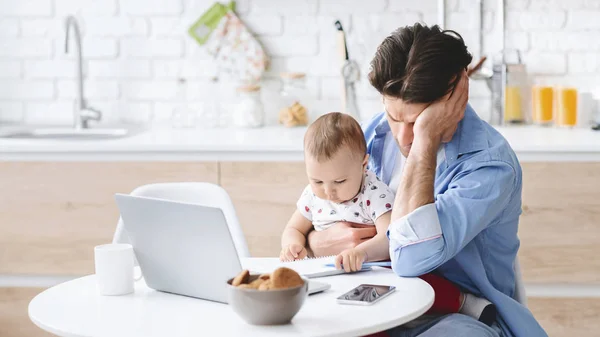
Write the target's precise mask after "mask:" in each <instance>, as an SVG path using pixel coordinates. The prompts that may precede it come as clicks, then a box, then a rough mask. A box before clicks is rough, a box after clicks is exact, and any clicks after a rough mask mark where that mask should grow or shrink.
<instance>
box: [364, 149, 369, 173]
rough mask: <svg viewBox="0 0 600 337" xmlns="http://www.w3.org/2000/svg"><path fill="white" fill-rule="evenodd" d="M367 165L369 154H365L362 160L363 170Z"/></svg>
mask: <svg viewBox="0 0 600 337" xmlns="http://www.w3.org/2000/svg"><path fill="white" fill-rule="evenodd" d="M368 163H369V154H368V153H367V154H365V159H363V170H366V169H367V164H368Z"/></svg>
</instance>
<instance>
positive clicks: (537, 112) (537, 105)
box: [531, 86, 554, 125]
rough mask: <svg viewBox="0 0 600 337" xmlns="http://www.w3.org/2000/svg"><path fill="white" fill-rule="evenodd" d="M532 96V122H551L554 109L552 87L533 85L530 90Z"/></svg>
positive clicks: (545, 123)
mask: <svg viewBox="0 0 600 337" xmlns="http://www.w3.org/2000/svg"><path fill="white" fill-rule="evenodd" d="M531 95H532V97H533V99H532V102H533V106H532V108H533V122H534V123H536V124H540V125H547V124H550V123H552V117H553V111H554V88H552V87H549V86H534V87H533V88H532V90H531Z"/></svg>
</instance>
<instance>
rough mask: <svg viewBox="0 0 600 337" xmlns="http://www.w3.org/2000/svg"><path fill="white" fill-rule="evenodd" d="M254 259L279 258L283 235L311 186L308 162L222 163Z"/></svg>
mask: <svg viewBox="0 0 600 337" xmlns="http://www.w3.org/2000/svg"><path fill="white" fill-rule="evenodd" d="M220 166H221V170H220V173H221V174H220V176H221V179H220V180H221V185H222V186H223V188H225V190H227V192H228V193H229V195H230V196H231V199H232V201H233V204H234V206H235V209H236V212H237V215H238V218H239V219H240V224H241V226H242V228H243V231H244V234H245V235H246V240H247V242H248V247H249V249H250V253H251V254H252V256H256V257H264V256H279V252H280V251H281V233H282V232H283V229H284V227H285V225H286V223H287V221H288V220H289V218H290V217H291V215H292V213H293V212H294V210H295V209H296V201H298V198H299V197H300V194H301V193H302V191H303V189H304V187H305V186H306V184H307V183H308V181H307V178H306V173H305V170H304V163H246V162H244V163H242V162H239V163H237V162H230V163H221V164H220Z"/></svg>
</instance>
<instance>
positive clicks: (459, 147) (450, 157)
mask: <svg viewBox="0 0 600 337" xmlns="http://www.w3.org/2000/svg"><path fill="white" fill-rule="evenodd" d="M487 148H488V141H487V136H486V130H485V126H484V124H483V121H482V120H481V119H480V118H479V117H478V116H477V114H476V113H475V110H473V108H472V107H471V105H470V104H467V109H466V110H465V116H464V118H463V119H462V120H461V121H460V123H458V128H457V129H456V133H455V134H454V136H453V137H452V140H451V141H450V142H449V143H446V146H445V150H446V161H447V162H450V161H454V160H456V159H458V157H459V156H461V155H463V154H467V153H472V152H477V151H481V150H484V149H487Z"/></svg>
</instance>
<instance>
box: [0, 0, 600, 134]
mask: <svg viewBox="0 0 600 337" xmlns="http://www.w3.org/2000/svg"><path fill="white" fill-rule="evenodd" d="M507 1H508V4H507V8H508V10H507V36H506V46H507V47H508V48H516V49H519V50H521V51H522V53H523V56H524V61H525V62H526V65H527V69H528V70H529V73H530V74H531V77H532V79H531V80H532V82H544V83H555V84H565V85H576V86H578V87H579V88H580V89H582V90H589V89H592V88H595V87H597V86H600V61H599V60H600V0H569V1H567V0H507ZM212 3H213V2H212V1H209V0H193V1H192V0H145V1H142V0H21V1H15V0H0V122H4V121H20V120H26V121H29V122H54V123H69V122H70V119H71V118H72V107H73V99H74V97H75V93H76V85H75V81H74V79H75V75H76V72H75V63H74V62H75V55H76V54H75V52H74V47H75V45H74V44H73V43H71V47H72V48H73V49H72V50H71V52H70V53H69V54H68V55H67V54H65V53H64V24H63V19H64V17H65V16H66V15H75V16H76V17H77V18H78V20H79V22H80V24H81V28H82V33H83V38H84V40H83V53H84V72H85V76H86V95H87V98H88V100H89V101H90V103H91V104H93V105H94V106H96V107H99V108H101V109H103V110H105V111H104V112H105V119H106V120H111V119H119V118H123V119H125V120H128V119H129V120H135V119H136V118H138V119H139V118H142V117H143V116H146V117H147V116H150V115H154V116H156V117H157V119H159V120H165V119H168V118H169V116H170V114H171V112H172V109H173V108H174V107H176V106H177V105H178V103H179V102H180V97H181V96H180V92H179V91H178V84H177V83H178V81H177V80H178V78H185V79H187V85H186V91H185V92H186V94H185V96H186V97H187V100H188V101H189V102H190V104H192V105H191V106H192V107H201V106H202V101H204V100H205V99H206V98H207V97H208V96H211V95H210V92H211V91H210V85H209V79H210V77H212V76H214V75H215V74H216V67H215V63H214V60H213V58H212V56H211V55H209V54H208V53H207V52H206V50H205V48H203V47H200V46H198V45H197V44H196V42H195V41H194V40H192V39H191V38H190V37H189V36H188V34H187V29H188V28H189V26H190V25H191V24H192V23H193V22H194V21H195V20H196V19H197V18H198V17H199V16H200V15H201V14H202V12H203V11H204V10H206V9H207V8H208V7H210V6H211V5H212ZM437 3H438V0H420V1H413V0H368V1H363V0H345V1H339V0H290V1H286V2H285V5H283V4H282V2H281V1H278V0H238V1H237V8H238V14H239V16H240V18H242V20H243V21H245V22H246V24H247V25H248V27H249V28H250V29H251V30H252V31H253V32H254V33H255V34H256V35H257V36H258V39H259V40H260V41H261V42H262V43H263V45H264V46H265V48H266V50H267V51H268V52H269V54H270V55H271V56H272V60H271V68H270V69H269V70H268V71H267V73H266V74H265V82H264V85H263V97H265V100H268V101H269V102H266V103H265V104H266V106H268V107H271V106H275V104H272V103H273V102H272V101H273V100H274V99H275V98H276V97H277V92H278V90H279V86H280V85H279V81H278V80H277V78H278V76H279V73H281V72H284V71H301V72H305V73H307V85H308V87H309V91H310V92H311V93H312V94H313V96H314V98H315V102H314V106H313V109H312V110H311V115H312V116H318V115H319V114H320V113H322V112H326V111H328V110H339V109H340V106H341V104H340V101H339V93H340V86H341V84H340V66H341V61H340V60H339V56H338V52H337V48H336V39H335V36H336V35H335V33H336V32H335V28H334V25H333V22H334V21H335V20H341V22H342V23H343V25H344V28H345V30H346V32H347V34H348V44H349V49H350V56H351V57H352V58H355V59H356V60H357V61H358V62H359V65H360V67H361V70H362V73H361V80H360V81H359V82H358V83H357V84H356V88H357V96H358V97H359V100H360V102H359V106H360V107H361V109H362V110H363V111H362V112H363V115H364V116H365V117H366V116H368V115H372V114H373V113H375V112H377V111H378V110H379V109H380V108H381V101H380V98H379V94H378V93H377V92H376V91H375V90H373V88H371V87H370V85H369V83H368V81H367V79H366V72H367V71H368V63H369V60H370V58H371V57H372V54H373V52H374V50H375V48H376V47H377V45H378V43H379V42H380V41H381V39H383V38H384V37H385V36H386V35H387V34H388V33H389V32H391V31H393V30H395V29H396V28H398V27H400V26H403V25H408V24H412V23H414V22H415V21H419V20H421V21H425V22H427V23H428V24H435V23H437V19H438V13H437ZM476 3H477V1H476V0H448V1H447V2H446V9H447V11H448V13H447V27H446V28H448V29H454V30H457V31H458V32H459V33H460V34H462V35H463V36H464V38H465V40H466V41H467V42H468V43H469V48H470V50H471V51H472V52H473V53H474V54H475V55H476V56H477V55H479V54H480V51H479V48H478V46H477V30H478V29H479V19H478V17H477V15H478V9H477V7H476ZM484 4H485V16H484V18H483V26H484V31H485V40H484V46H483V50H484V52H486V53H487V55H491V53H493V52H496V51H497V48H498V45H499V43H498V42H499V41H498V36H499V35H498V29H497V27H498V17H497V16H496V14H497V13H496V5H497V1H496V0H484ZM222 86H225V87H227V83H225V84H223V85H222ZM229 87H231V85H230V86H229ZM228 95H231V94H230V93H227V94H225V97H227V101H228V102H231V101H235V99H234V98H231V96H228ZM471 97H472V103H473V105H474V106H476V107H477V108H479V109H482V110H483V109H487V107H489V104H488V98H489V90H488V89H487V87H486V86H485V84H484V83H482V82H477V83H475V82H474V83H472V85H471ZM269 113H270V116H269V117H268V120H270V121H273V120H276V118H275V114H276V111H269Z"/></svg>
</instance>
